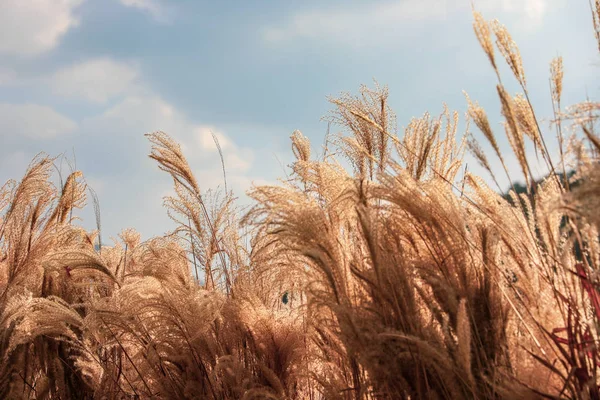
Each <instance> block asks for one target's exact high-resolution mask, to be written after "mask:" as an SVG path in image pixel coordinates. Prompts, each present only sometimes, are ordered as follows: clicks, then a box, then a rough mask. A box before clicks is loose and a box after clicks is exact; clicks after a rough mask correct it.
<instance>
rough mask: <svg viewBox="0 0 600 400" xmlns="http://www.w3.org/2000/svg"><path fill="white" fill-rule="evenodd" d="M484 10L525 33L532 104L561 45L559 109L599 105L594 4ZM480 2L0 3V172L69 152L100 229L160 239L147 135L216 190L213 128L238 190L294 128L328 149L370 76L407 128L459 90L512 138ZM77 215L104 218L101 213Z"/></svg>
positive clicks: (278, 158) (284, 147)
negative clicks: (339, 111) (92, 199)
mask: <svg viewBox="0 0 600 400" xmlns="http://www.w3.org/2000/svg"><path fill="white" fill-rule="evenodd" d="M475 5H476V7H477V8H478V9H479V10H480V11H482V12H483V13H484V16H485V17H486V18H487V19H492V18H498V19H500V21H501V22H502V23H504V24H505V25H506V26H507V27H508V29H509V30H510V32H511V34H512V35H513V38H514V39H515V41H516V42H517V44H518V45H519V47H520V49H521V52H522V54H523V60H524V66H525V71H526V75H527V79H528V83H529V90H530V92H531V97H532V100H533V103H534V106H535V107H536V109H537V110H538V113H540V114H541V115H542V116H546V117H549V116H550V115H551V114H550V113H551V103H550V97H549V88H548V76H549V73H548V63H549V62H550V60H551V59H552V57H554V56H556V55H562V56H563V57H564V58H565V61H564V65H565V81H564V87H565V89H564V95H563V102H564V104H571V103H574V102H578V101H580V100H583V99H584V98H585V96H586V94H587V95H589V96H590V97H591V98H593V99H596V100H598V94H599V86H600V85H599V80H598V76H599V71H600V63H599V62H598V61H599V59H598V52H597V49H596V44H595V41H594V37H593V31H592V23H591V16H590V10H589V3H588V0H476V1H475ZM470 8H471V1H470V0H399V1H348V0H346V1H341V0H333V1H313V0H310V1H302V2H297V1H220V2H219V1H192V0H179V1H176V0H171V1H167V0H0V181H1V182H4V181H5V180H7V179H9V178H15V179H20V178H21V177H22V175H23V173H24V172H25V168H26V166H27V165H28V163H29V161H30V160H31V158H32V157H33V156H34V155H35V154H36V153H38V152H40V151H45V152H47V153H49V154H50V155H53V156H54V155H58V154H61V153H65V154H67V155H68V157H69V158H70V159H73V156H72V154H73V152H74V153H75V156H76V162H77V169H80V170H82V171H83V172H84V174H85V176H86V177H87V182H88V184H89V185H90V186H92V187H93V188H94V189H95V191H96V192H97V193H98V196H99V198H100V204H101V210H102V211H101V213H102V224H103V237H104V240H105V241H106V240H107V239H108V238H109V237H110V236H115V235H116V234H117V233H118V232H119V231H120V230H121V229H122V228H126V227H135V228H137V229H138V230H139V231H140V232H141V233H142V235H143V237H144V238H148V237H149V236H150V235H156V234H161V233H163V232H165V231H167V230H169V229H172V224H171V223H170V221H169V220H168V218H167V216H166V213H165V212H164V210H163V208H162V196H164V195H165V194H167V193H168V192H169V189H170V186H171V182H170V179H169V178H168V176H167V175H166V174H165V173H163V172H161V171H159V170H158V168H157V167H156V165H154V163H153V162H152V161H151V160H150V159H149V158H148V157H147V154H148V152H149V147H150V146H149V144H148V142H147V141H146V139H145V137H144V136H143V134H144V133H147V132H152V131H156V130H163V131H165V132H167V133H169V134H170V135H172V136H173V137H174V138H175V139H177V140H178V141H180V142H181V143H182V145H183V147H184V149H185V153H186V156H187V157H188V158H189V160H190V163H191V164H192V166H193V168H194V171H195V173H196V174H197V177H198V180H199V182H200V184H201V185H202V187H203V188H210V187H215V186H217V185H222V174H221V166H220V163H219V159H218V154H217V152H216V149H215V147H214V144H213V141H212V138H211V135H210V132H211V130H212V131H213V132H214V133H215V134H217V135H218V137H219V138H220V141H221V146H222V149H223V152H224V154H225V162H226V169H227V177H228V184H229V185H230V186H231V187H233V189H234V190H235V191H236V193H238V194H239V195H240V196H241V197H242V199H243V193H244V191H245V190H246V189H248V188H249V187H250V185H251V184H252V182H255V183H257V184H260V183H264V182H275V181H276V179H277V178H278V177H282V176H284V170H283V167H282V166H285V165H287V164H289V163H290V162H291V160H292V157H291V151H290V143H289V136H290V134H291V133H292V132H293V130H295V129H300V130H301V131H302V132H303V133H304V134H305V135H307V136H308V137H309V138H310V139H311V140H312V144H313V149H314V150H315V151H318V150H319V149H320V146H321V144H322V142H323V137H324V134H325V131H326V129H327V124H326V123H324V122H322V121H321V120H320V118H321V117H322V116H323V115H324V114H326V113H327V111H328V110H330V108H331V107H330V105H329V104H328V102H327V100H326V97H327V96H329V95H334V96H335V95H338V94H339V93H340V92H342V91H349V92H351V93H357V91H358V88H359V85H360V84H363V83H364V84H367V85H371V86H372V84H373V79H376V80H377V81H378V82H380V83H381V84H387V85H388V86H389V89H390V93H391V95H390V101H391V105H392V108H393V109H394V110H395V111H396V113H397V115H398V124H399V126H400V127H402V126H404V125H406V124H407V123H408V122H409V121H410V119H411V118H412V117H419V116H421V115H422V114H423V113H424V112H425V111H430V112H431V114H433V115H436V114H438V113H440V112H441V110H442V104H443V103H444V102H446V103H447V104H448V106H449V107H450V108H451V109H452V110H458V111H459V112H461V115H462V114H463V113H464V111H465V110H466V107H465V106H466V104H465V103H466V102H465V100H464V97H463V94H462V91H463V90H465V91H467V92H468V93H469V94H470V96H471V98H472V99H474V100H478V101H479V102H480V103H481V104H482V105H483V106H484V107H486V108H487V109H488V110H489V113H490V115H491V117H492V122H493V124H494V127H496V128H497V132H498V134H500V133H501V130H500V129H498V128H500V127H499V125H498V124H499V122H500V119H499V116H498V114H499V113H498V111H497V110H498V109H499V102H498V100H497V97H496V91H495V77H494V74H493V71H492V70H491V68H490V66H489V65H488V61H487V59H486V57H485V55H484V54H483V52H482V51H481V49H480V48H479V45H478V43H477V40H476V39H475V36H474V34H473V30H472V26H471V18H472V17H471V12H470ZM502 68H503V69H502V72H503V75H504V77H505V79H504V80H505V82H512V79H511V75H510V73H509V72H508V69H507V68H505V66H504V65H503V66H502ZM507 86H508V87H509V89H511V91H513V90H516V86H515V85H514V84H508V85H507ZM513 93H514V92H513ZM544 127H547V124H545V125H544ZM338 130H339V129H338V128H337V127H332V131H333V133H335V132H337V131H338ZM548 134H549V135H552V131H549V133H548ZM472 164H473V166H472V167H471V165H470V169H471V170H476V167H475V166H474V163H472ZM63 168H64V170H65V171H68V168H67V165H66V163H64V164H63ZM244 201H247V200H244ZM90 209H91V207H90ZM80 215H81V217H82V218H84V222H83V224H84V226H86V227H88V228H92V227H93V225H94V222H93V218H92V213H91V212H89V211H87V212H83V213H80Z"/></svg>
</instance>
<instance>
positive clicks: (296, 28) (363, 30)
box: [262, 0, 561, 47]
mask: <svg viewBox="0 0 600 400" xmlns="http://www.w3.org/2000/svg"><path fill="white" fill-rule="evenodd" d="M548 1H551V0H476V1H475V2H474V3H475V7H476V8H478V9H479V10H481V11H483V12H485V13H490V14H493V13H499V12H500V13H511V14H518V15H522V16H523V17H526V18H528V23H529V24H530V26H536V25H538V24H539V23H540V22H541V20H542V18H543V16H544V14H545V12H546V11H547V2H548ZM554 1H555V2H556V1H561V0H554ZM469 7H470V2H468V1H455V0H399V1H392V2H389V1H388V2H369V3H361V4H360V5H359V6H354V7H349V6H348V5H343V6H341V7H339V8H321V9H311V10H304V11H300V12H298V13H297V14H295V15H293V16H291V17H290V18H288V19H287V20H285V21H284V22H283V23H281V24H273V25H270V26H267V27H265V28H264V29H263V30H262V36H263V39H264V40H265V41H266V42H269V43H272V44H282V43H286V42H289V41H291V40H295V39H308V40H326V41H333V42H336V43H338V44H344V45H350V46H355V47H356V46H364V45H373V44H379V45H381V44H393V43H394V40H396V39H398V38H403V37H410V36H411V35H414V34H415V32H419V31H422V30H423V29H430V27H431V24H434V23H437V22H439V21H441V20H446V19H449V18H450V17H451V16H453V15H454V14H456V13H457V12H459V11H460V12H464V13H468V12H469Z"/></svg>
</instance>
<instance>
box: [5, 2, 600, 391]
mask: <svg viewBox="0 0 600 400" xmlns="http://www.w3.org/2000/svg"><path fill="white" fill-rule="evenodd" d="M591 5H592V16H593V18H592V21H593V23H594V25H593V26H594V31H595V34H596V38H597V39H598V45H599V51H600V0H595V3H594V4H591ZM473 26H474V31H475V34H476V36H477V39H478V40H479V43H480V44H481V47H482V49H483V51H484V53H485V55H486V56H487V58H488V59H489V61H490V64H491V67H492V68H493V69H494V71H495V72H496V74H497V82H496V85H497V86H496V89H497V95H498V97H499V100H500V105H501V112H502V116H503V118H504V128H505V132H501V133H499V132H494V131H493V130H492V128H491V124H490V122H489V121H488V117H487V116H486V111H485V110H484V109H483V108H481V107H480V106H479V105H478V104H477V102H476V101H475V99H470V98H469V97H468V96H467V104H468V112H467V116H466V118H467V128H466V131H465V132H458V125H459V119H460V118H459V114H458V113H455V112H451V111H449V110H445V111H444V112H443V113H442V114H441V115H439V116H436V117H432V116H430V115H429V114H425V115H424V116H423V117H422V118H419V119H414V120H412V121H410V122H409V123H408V124H407V127H406V129H404V130H403V132H399V131H398V129H397V125H396V119H395V116H394V114H393V112H392V110H391V109H390V108H389V106H388V102H387V99H388V92H387V89H386V88H384V87H375V88H374V89H369V88H366V87H361V88H360V92H359V94H358V96H353V95H350V94H348V95H343V96H341V97H340V98H335V99H331V103H332V112H331V114H330V120H331V122H332V123H334V124H337V125H338V126H341V127H342V128H343V129H344V132H345V133H344V134H341V135H338V136H335V137H334V136H332V137H330V138H328V141H327V145H326V146H325V148H324V151H323V154H320V155H318V156H315V155H313V154H311V145H310V143H309V141H308V139H307V138H306V137H305V136H303V135H302V133H300V132H299V131H296V132H294V133H293V134H292V136H291V146H292V149H293V152H294V155H295V157H296V160H295V162H294V164H293V166H292V170H293V174H292V175H291V176H290V179H289V180H286V181H281V183H280V184H279V185H276V186H262V187H255V188H253V189H252V190H251V191H250V193H249V195H250V197H251V198H252V200H253V206H252V208H251V209H250V211H249V212H247V213H244V214H243V215H242V214H241V213H240V212H239V209H238V208H236V202H235V199H234V198H233V194H232V193H231V192H225V191H221V192H207V191H205V190H204V189H206V188H201V187H200V185H199V184H198V182H197V181H196V179H195V177H194V174H193V173H192V171H191V169H190V167H189V165H188V163H187V161H186V158H185V156H184V154H183V153H182V151H181V149H180V147H179V145H178V144H177V143H176V142H175V141H174V140H173V139H172V138H171V137H169V136H168V135H167V134H166V133H163V132H156V133H152V134H149V135H147V136H148V139H149V141H150V144H151V152H150V157H151V158H152V159H154V160H155V161H156V163H157V164H158V166H159V168H160V169H161V170H163V171H164V172H166V173H167V174H169V175H170V176H171V177H172V179H173V185H174V193H175V195H174V196H173V197H169V198H167V199H165V207H166V212H168V213H169V216H170V217H171V218H172V219H173V221H174V222H175V223H176V226H177V228H176V230H175V231H173V232H172V233H171V234H169V235H166V236H164V237H156V238H153V239H151V240H148V241H146V242H143V243H140V235H139V234H138V233H136V231H135V230H132V229H126V230H124V231H123V232H122V233H121V234H120V236H119V238H120V241H119V242H118V243H116V244H115V245H113V246H107V245H106V244H105V243H98V242H99V240H98V231H93V232H88V231H85V230H84V229H83V228H81V227H79V226H78V225H77V221H76V220H75V219H74V218H73V213H72V212H73V209H75V208H81V207H84V206H86V203H87V200H88V199H87V198H86V197H89V192H88V190H87V188H86V185H85V181H84V180H83V174H82V172H79V171H75V172H73V173H71V174H70V175H69V176H68V177H66V179H64V181H62V180H61V182H60V183H59V184H54V183H53V180H52V179H51V174H52V172H53V162H54V159H53V158H50V157H47V156H44V155H40V156H38V157H37V158H36V159H34V160H33V161H32V163H31V165H30V167H29V169H28V170H27V171H26V173H25V175H24V177H23V178H22V179H21V180H20V181H19V182H16V181H9V182H7V183H6V184H5V185H4V186H3V187H2V188H1V189H0V358H1V362H0V398H2V399H21V398H24V399H248V400H249V399H315V400H316V399H544V398H546V399H577V400H584V399H586V400H587V399H600V386H599V384H600V370H599V368H600V354H599V347H598V346H599V344H600V336H599V335H600V242H599V234H598V228H599V223H600V212H599V209H598V207H599V206H600V164H599V163H598V161H599V155H600V136H598V135H597V133H596V132H597V128H598V118H599V117H600V103H598V102H594V101H591V100H589V99H588V100H585V101H582V102H581V103H578V104H574V105H563V104H562V103H561V93H562V81H563V68H562V59H561V58H560V57H559V58H556V59H554V60H552V61H551V62H550V82H551V91H552V99H551V101H552V104H553V109H554V115H553V116H552V121H553V123H552V128H551V129H547V128H543V129H542V127H541V126H540V124H539V123H538V121H539V116H538V115H536V113H535V111H534V109H533V107H532V106H531V102H530V101H529V93H528V90H527V81H526V76H525V71H524V69H523V66H522V62H521V56H520V53H519V50H518V48H517V46H516V44H515V43H514V42H513V40H512V39H511V36H510V34H509V33H508V31H507V29H506V28H505V27H504V26H503V25H501V24H500V23H499V22H497V21H493V22H488V21H486V20H485V19H484V18H483V17H482V16H481V15H480V14H479V13H477V12H474V25H473ZM504 62H506V63H507V64H508V66H509V67H510V71H511V72H512V76H502V77H501V74H500V72H499V69H498V64H500V63H504ZM566 73H568V71H566ZM508 80H516V82H517V84H518V85H519V87H520V91H521V93H515V94H511V93H508V91H507V89H505V86H504V84H503V81H508ZM472 132H473V133H472ZM499 135H506V138H507V139H508V143H509V144H510V148H507V149H503V148H501V147H500V145H499V144H498V139H497V138H499V137H500V136H499ZM478 141H486V142H487V144H486V146H487V147H488V148H491V149H493V151H492V152H485V151H484V150H482V147H481V146H480V145H479V142H478ZM550 141H557V142H556V143H555V144H556V146H555V147H556V148H558V150H559V151H558V152H557V153H558V154H552V155H551V154H550V152H549V151H548V143H549V142H550ZM526 146H534V147H535V149H536V152H537V157H538V159H539V160H540V162H541V163H543V164H544V165H545V166H546V168H547V171H549V174H548V176H547V177H546V178H545V179H544V180H542V181H536V180H535V179H534V177H533V176H532V172H531V163H532V162H533V160H530V159H528V157H527V152H526V151H525V148H526ZM466 151H470V152H471V153H472V154H473V155H474V156H475V158H476V159H477V160H478V161H479V162H480V164H481V165H482V166H483V167H484V168H485V169H487V170H488V172H489V176H485V177H480V176H476V175H473V174H471V173H469V172H468V171H465V168H464V155H465V152H466ZM493 158H494V159H499V160H500V163H501V165H502V166H504V171H501V172H500V174H501V175H502V179H504V175H509V173H508V168H507V167H506V166H507V163H509V162H510V163H517V165H518V166H519V169H520V171H521V174H520V175H519V176H507V179H508V180H509V181H510V182H513V183H514V184H516V183H517V182H524V183H525V188H526V191H525V192H524V193H520V194H517V193H516V192H515V191H514V190H513V191H511V192H510V194H509V195H508V196H502V195H501V194H500V192H501V190H500V188H499V187H496V186H495V185H492V186H489V185H488V184H487V183H486V182H491V183H493V182H498V176H497V174H498V173H499V172H498V171H492V170H491V167H490V161H489V160H491V159H493ZM342 165H348V166H349V167H348V168H344V167H342ZM571 171H574V173H570V172H571ZM86 194H87V196H86ZM93 200H94V196H93V195H92V196H91V201H90V203H93V204H90V205H89V206H94V205H97V203H96V202H95V201H93ZM198 277H202V279H197V278H198Z"/></svg>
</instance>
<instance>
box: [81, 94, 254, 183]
mask: <svg viewBox="0 0 600 400" xmlns="http://www.w3.org/2000/svg"><path fill="white" fill-rule="evenodd" d="M88 126H89V127H90V129H95V130H101V131H112V132H115V134H118V135H142V134H144V133H148V132H154V131H164V132H166V133H168V134H169V135H172V137H173V138H175V139H176V140H177V141H178V142H179V143H180V145H181V147H182V150H183V151H184V154H185V156H186V157H187V158H188V160H189V161H190V163H191V164H193V165H196V166H200V164H204V168H206V165H207V164H208V165H211V171H212V170H214V171H215V173H216V174H217V175H219V174H220V172H219V171H220V168H221V167H220V161H219V158H218V154H217V149H216V146H215V143H214V141H213V138H212V135H211V132H213V133H214V134H215V136H216V137H217V139H218V140H219V145H220V146H221V149H222V151H223V156H224V158H225V163H226V165H225V167H226V169H227V171H228V173H229V172H231V173H233V174H243V173H245V172H246V171H248V169H249V168H250V167H251V165H252V160H253V153H252V151H251V150H250V149H248V148H239V147H238V146H237V145H235V143H234V142H233V140H232V139H231V138H229V137H228V136H227V135H226V134H225V133H223V132H221V131H220V130H218V129H217V128H216V127H214V126H208V125H199V124H195V123H193V122H191V121H189V120H188V119H187V118H186V116H185V115H183V114H182V113H181V112H179V111H177V110H176V108H175V107H174V106H172V105H171V104H169V103H168V102H166V101H165V100H163V99H162V98H161V97H160V96H157V95H145V96H128V97H126V98H125V99H123V100H122V101H121V102H120V103H118V104H116V105H114V106H113V107H110V108H109V109H107V110H106V111H105V112H104V113H103V114H102V115H100V116H98V117H94V118H92V119H89V120H87V121H85V122H84V127H88Z"/></svg>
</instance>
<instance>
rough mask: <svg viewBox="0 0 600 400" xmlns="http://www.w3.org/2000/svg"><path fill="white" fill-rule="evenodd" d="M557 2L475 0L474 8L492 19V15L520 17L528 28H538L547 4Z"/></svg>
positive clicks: (555, 1)
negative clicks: (525, 20)
mask: <svg viewBox="0 0 600 400" xmlns="http://www.w3.org/2000/svg"><path fill="white" fill-rule="evenodd" d="M550 1H554V3H557V0H476V1H475V7H476V8H477V10H479V11H481V12H482V13H485V14H487V15H488V16H489V17H493V15H492V14H493V13H498V12H502V13H508V14H516V15H521V16H522V17H524V18H526V19H527V22H528V24H529V25H530V26H534V27H536V26H538V25H539V24H540V23H541V22H542V20H543V18H544V15H545V14H546V11H547V9H548V2H550Z"/></svg>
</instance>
